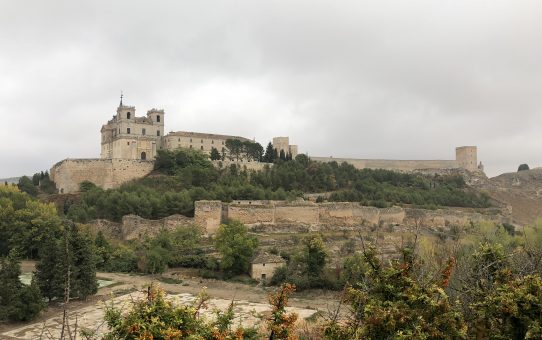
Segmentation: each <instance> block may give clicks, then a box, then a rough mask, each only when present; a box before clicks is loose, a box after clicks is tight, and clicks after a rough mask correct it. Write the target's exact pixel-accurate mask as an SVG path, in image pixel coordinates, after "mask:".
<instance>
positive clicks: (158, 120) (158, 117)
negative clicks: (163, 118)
mask: <svg viewBox="0 0 542 340" xmlns="http://www.w3.org/2000/svg"><path fill="white" fill-rule="evenodd" d="M156 121H157V122H158V123H160V115H157V116H156Z"/></svg>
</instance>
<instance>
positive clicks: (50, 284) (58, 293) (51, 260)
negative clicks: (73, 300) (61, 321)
mask: <svg viewBox="0 0 542 340" xmlns="http://www.w3.org/2000/svg"><path fill="white" fill-rule="evenodd" d="M60 247H61V245H60V242H59V240H58V239H56V238H53V237H48V238H47V239H46V240H45V241H44V243H43V247H42V248H41V250H40V261H39V262H38V263H37V264H36V271H35V272H34V278H35V280H36V284H37V286H38V287H39V289H40V291H41V292H42V294H43V296H44V297H46V298H47V299H48V300H49V301H51V300H53V299H54V298H60V297H62V296H64V279H65V277H64V276H65V263H64V262H63V258H62V253H61V251H60Z"/></svg>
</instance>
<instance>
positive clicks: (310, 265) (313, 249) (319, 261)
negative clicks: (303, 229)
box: [301, 235, 328, 277]
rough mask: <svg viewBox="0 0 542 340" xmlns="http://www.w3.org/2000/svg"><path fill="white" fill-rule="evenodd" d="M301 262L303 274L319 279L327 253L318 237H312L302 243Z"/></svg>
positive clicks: (320, 238)
mask: <svg viewBox="0 0 542 340" xmlns="http://www.w3.org/2000/svg"><path fill="white" fill-rule="evenodd" d="M303 244H304V248H303V253H302V255H301V256H302V261H303V263H304V264H305V266H306V267H305V274H306V275H308V276H310V277H320V276H321V275H322V272H323V271H324V267H325V265H326V261H327V257H328V254H327V251H326V248H325V246H324V241H323V240H322V237H321V236H320V235H312V236H309V237H307V238H306V239H305V240H304V241H303Z"/></svg>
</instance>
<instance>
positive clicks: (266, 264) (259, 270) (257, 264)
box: [250, 253, 286, 281]
mask: <svg viewBox="0 0 542 340" xmlns="http://www.w3.org/2000/svg"><path fill="white" fill-rule="evenodd" d="M285 264H286V261H285V260H284V259H283V258H282V257H280V256H278V255H273V254H269V253H260V254H259V255H258V256H256V257H255V258H254V259H253V260H252V265H251V268H250V276H251V277H252V278H253V279H254V280H258V281H265V280H269V279H271V277H272V276H273V273H274V272H275V269H277V268H278V267H281V266H283V265H285Z"/></svg>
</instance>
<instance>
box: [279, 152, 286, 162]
mask: <svg viewBox="0 0 542 340" xmlns="http://www.w3.org/2000/svg"><path fill="white" fill-rule="evenodd" d="M279 159H280V160H281V161H285V160H286V154H285V153H284V150H282V149H281V150H280V152H279Z"/></svg>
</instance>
